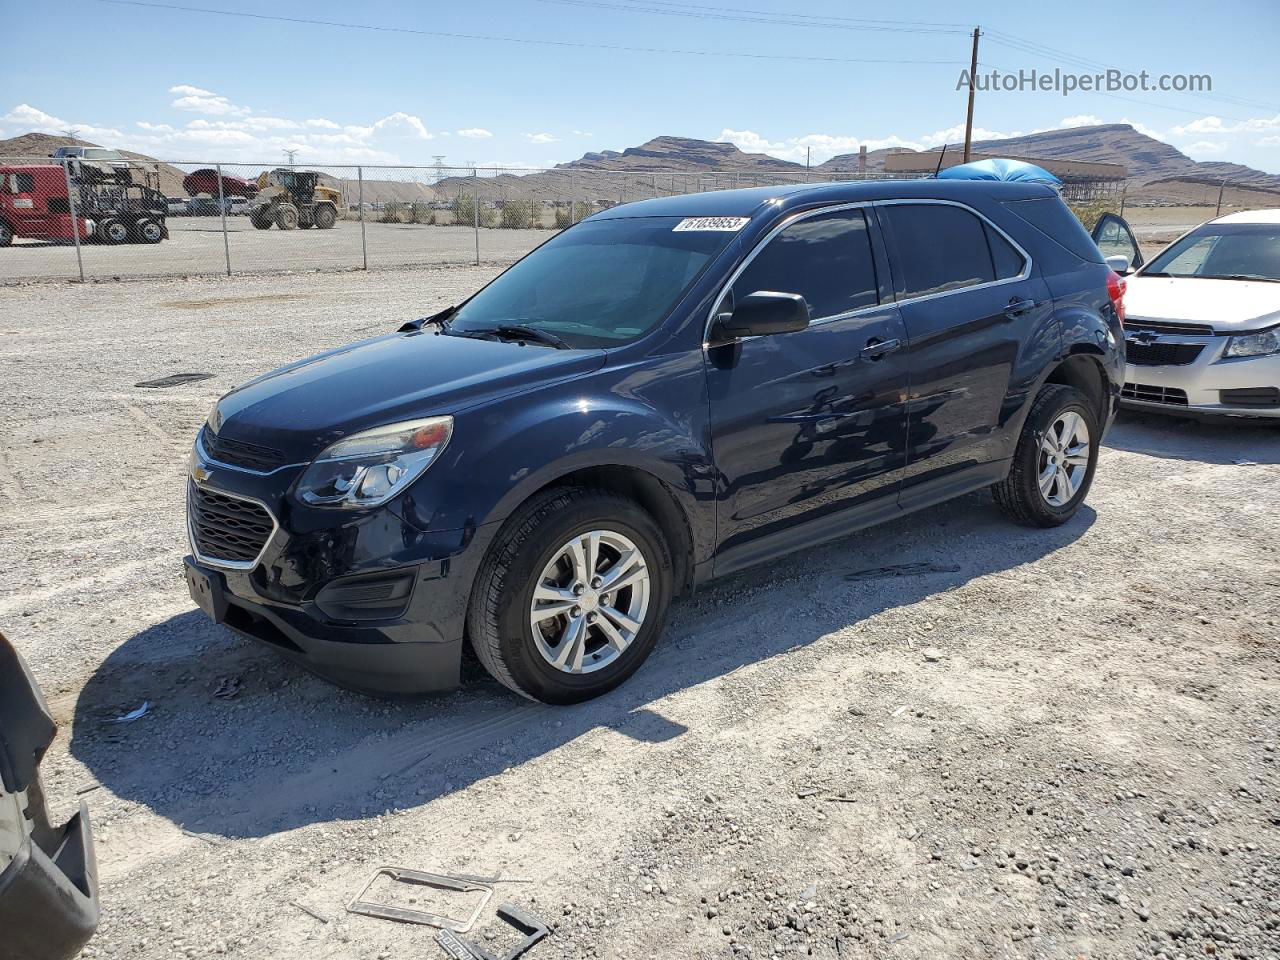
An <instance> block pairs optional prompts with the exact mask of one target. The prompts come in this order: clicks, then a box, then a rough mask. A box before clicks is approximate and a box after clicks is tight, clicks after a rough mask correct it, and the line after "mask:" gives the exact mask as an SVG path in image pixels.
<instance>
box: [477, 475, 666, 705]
mask: <svg viewBox="0 0 1280 960" xmlns="http://www.w3.org/2000/svg"><path fill="white" fill-rule="evenodd" d="M670 600H671V560H670V557H669V554H668V552H667V546H666V543H665V540H664V538H663V536H662V531H661V530H660V529H659V527H658V525H657V524H656V523H655V522H654V520H653V518H652V517H650V516H649V515H648V514H647V513H646V512H645V511H644V510H642V509H641V508H640V507H639V506H638V505H637V504H635V503H633V502H632V501H630V500H628V499H626V498H625V497H622V496H619V495H617V494H614V493H610V492H607V491H601V490H588V489H583V488H576V487H569V488H560V489H554V490H550V491H546V492H544V493H542V494H539V495H537V496H536V497H535V498H534V499H533V500H531V501H530V502H529V503H528V504H526V505H525V506H524V507H522V508H521V509H520V511H519V512H518V513H517V514H516V515H514V516H513V517H512V518H511V519H510V520H509V521H508V522H507V524H506V527H505V528H504V530H503V531H502V533H501V534H499V539H498V540H497V542H495V544H494V546H493V547H492V549H491V550H490V553H489V556H488V557H487V558H486V560H485V562H484V564H483V565H482V567H481V570H480V574H479V576H478V577H477V578H476V586H475V590H474V592H473V594H472V599H471V607H470V610H469V611H468V618H467V627H468V635H469V637H470V640H471V645H472V648H473V649H474V650H475V652H476V655H477V656H478V657H479V659H480V662H481V663H482V664H484V666H485V668H486V669H487V670H488V671H489V672H490V673H491V674H493V676H494V678H495V679H496V680H498V682H499V683H501V684H503V685H504V686H506V687H508V688H510V689H511V690H514V691H515V692H516V693H519V694H521V695H522V696H525V697H529V698H530V699H532V700H541V701H543V702H545V703H578V702H580V701H582V700H589V699H590V698H592V697H596V696H599V695H600V694H602V693H605V692H606V691H608V690H612V689H613V688H614V687H616V686H617V685H618V684H620V683H622V682H623V681H624V680H626V679H627V678H628V677H629V676H631V674H632V673H634V672H635V671H636V669H637V668H638V667H639V666H640V664H641V663H643V662H644V660H645V658H646V657H648V655H649V653H650V651H651V650H652V649H653V646H654V644H655V643H656V642H657V639H658V635H659V634H660V633H661V632H662V627H663V623H664V622H665V619H666V613H667V606H668V604H669V603H670Z"/></svg>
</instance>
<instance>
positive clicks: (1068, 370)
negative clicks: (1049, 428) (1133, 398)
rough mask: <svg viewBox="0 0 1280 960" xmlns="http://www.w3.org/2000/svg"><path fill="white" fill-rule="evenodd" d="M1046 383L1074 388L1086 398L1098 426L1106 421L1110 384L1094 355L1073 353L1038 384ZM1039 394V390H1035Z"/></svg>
mask: <svg viewBox="0 0 1280 960" xmlns="http://www.w3.org/2000/svg"><path fill="white" fill-rule="evenodd" d="M1047 383H1059V384H1063V385H1065V386H1068V387H1075V388H1076V389H1077V390H1079V391H1080V392H1081V393H1083V394H1084V395H1085V397H1087V398H1088V400H1089V402H1090V405H1091V406H1092V407H1093V411H1094V414H1095V415H1096V416H1097V418H1098V423H1099V424H1105V423H1106V421H1107V408H1108V405H1109V404H1108V397H1109V396H1110V394H1111V392H1112V386H1113V385H1112V384H1111V381H1110V378H1109V377H1108V376H1107V371H1106V370H1105V369H1104V368H1103V366H1102V358H1101V356H1099V355H1096V354H1094V353H1091V352H1089V353H1084V352H1081V353H1073V354H1070V355H1068V356H1066V357H1064V358H1062V359H1061V360H1059V361H1058V363H1057V364H1056V365H1055V366H1054V367H1052V368H1051V369H1050V370H1049V371H1048V373H1047V374H1046V375H1045V377H1044V379H1043V380H1042V381H1041V382H1040V384H1039V387H1043V386H1044V385H1045V384H1047ZM1037 392H1039V388H1037Z"/></svg>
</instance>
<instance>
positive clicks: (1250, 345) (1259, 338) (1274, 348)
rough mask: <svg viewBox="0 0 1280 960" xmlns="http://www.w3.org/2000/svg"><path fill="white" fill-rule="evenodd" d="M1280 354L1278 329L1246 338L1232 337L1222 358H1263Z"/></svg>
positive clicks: (1279, 333)
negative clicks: (1272, 354)
mask: <svg viewBox="0 0 1280 960" xmlns="http://www.w3.org/2000/svg"><path fill="white" fill-rule="evenodd" d="M1271 353H1280V327H1273V328H1272V329H1270V330H1264V331H1263V332H1262V333H1251V334H1249V335H1248V336H1247V337H1232V338H1231V342H1230V343H1228V344H1227V349H1226V350H1224V351H1223V353H1222V355H1223V356H1224V357H1265V356H1267V355H1268V354H1271Z"/></svg>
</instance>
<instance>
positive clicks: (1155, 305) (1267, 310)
mask: <svg viewBox="0 0 1280 960" xmlns="http://www.w3.org/2000/svg"><path fill="white" fill-rule="evenodd" d="M1127 280H1128V285H1127V288H1126V290H1125V294H1124V310H1125V314H1126V315H1127V316H1128V317H1129V318H1130V319H1132V320H1135V321H1136V320H1139V319H1145V320H1184V321H1187V322H1188V323H1207V324H1209V325H1210V326H1212V327H1213V328H1214V330H1218V331H1227V332H1230V331H1232V330H1257V329H1259V328H1261V327H1269V326H1272V325H1273V324H1276V323H1280V283H1268V282H1266V281H1264V280H1257V281H1254V280H1207V279H1206V280H1201V279H1199V278H1196V277H1144V276H1142V274H1138V275H1136V276H1132V277H1128V278H1127Z"/></svg>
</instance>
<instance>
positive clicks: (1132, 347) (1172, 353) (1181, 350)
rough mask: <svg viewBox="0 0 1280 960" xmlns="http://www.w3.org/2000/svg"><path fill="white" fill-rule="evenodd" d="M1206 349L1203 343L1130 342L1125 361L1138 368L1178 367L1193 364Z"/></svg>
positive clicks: (1126, 349) (1126, 348)
mask: <svg viewBox="0 0 1280 960" xmlns="http://www.w3.org/2000/svg"><path fill="white" fill-rule="evenodd" d="M1203 349H1204V344H1201V343H1142V342H1141V341H1134V340H1130V341H1129V342H1128V343H1126V344H1125V359H1126V360H1128V361H1129V362H1130V363H1132V364H1133V365H1134V366H1138V367H1178V366H1183V365H1184V364H1188V363H1191V362H1192V361H1193V360H1195V358H1196V357H1198V356H1200V351H1202V350H1203Z"/></svg>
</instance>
